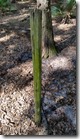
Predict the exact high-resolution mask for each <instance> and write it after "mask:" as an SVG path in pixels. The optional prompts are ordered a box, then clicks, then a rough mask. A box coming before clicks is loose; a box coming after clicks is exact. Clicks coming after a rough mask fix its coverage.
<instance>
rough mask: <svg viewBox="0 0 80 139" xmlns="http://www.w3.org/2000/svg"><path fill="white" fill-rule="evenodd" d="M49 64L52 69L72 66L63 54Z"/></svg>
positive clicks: (64, 68) (63, 68)
mask: <svg viewBox="0 0 80 139" xmlns="http://www.w3.org/2000/svg"><path fill="white" fill-rule="evenodd" d="M50 66H51V68H53V69H54V70H57V69H62V70H66V69H69V68H71V67H72V63H71V61H70V60H69V59H67V58H66V57H65V56H58V57H57V58H56V59H54V60H53V61H51V63H50Z"/></svg>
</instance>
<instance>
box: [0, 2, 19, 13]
mask: <svg viewBox="0 0 80 139" xmlns="http://www.w3.org/2000/svg"><path fill="white" fill-rule="evenodd" d="M0 8H1V10H2V11H7V10H9V11H15V10H17V8H16V6H15V5H14V4H12V3H11V1H10V0H0Z"/></svg>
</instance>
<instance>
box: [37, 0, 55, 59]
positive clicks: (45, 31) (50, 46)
mask: <svg viewBox="0 0 80 139" xmlns="http://www.w3.org/2000/svg"><path fill="white" fill-rule="evenodd" d="M37 8H38V9H41V10H42V57H44V58H47V57H51V56H53V55H56V53H57V52H56V49H55V44H54V36H53V29H52V19H51V7H50V0H37Z"/></svg>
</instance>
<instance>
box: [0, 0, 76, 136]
mask: <svg viewBox="0 0 80 139" xmlns="http://www.w3.org/2000/svg"><path fill="white" fill-rule="evenodd" d="M33 5H34V4H33V3H32V4H30V3H29V1H27V3H23V4H22V3H18V4H17V7H18V8H17V9H18V10H17V11H16V12H6V13H0V135H31V136H33V135H57V136H60V135H64V136H65V135H68V136H69V135H72V136H73V135H76V134H77V131H76V93H77V92H76V19H71V20H70V21H71V22H70V23H69V24H63V23H61V22H57V21H56V20H53V21H52V25H53V31H54V40H55V44H56V48H57V50H58V55H57V56H55V57H52V58H49V59H42V124H41V126H39V127H38V126H36V125H35V122H34V91H33V65H32V48H31V42H30V24H29V8H30V6H33Z"/></svg>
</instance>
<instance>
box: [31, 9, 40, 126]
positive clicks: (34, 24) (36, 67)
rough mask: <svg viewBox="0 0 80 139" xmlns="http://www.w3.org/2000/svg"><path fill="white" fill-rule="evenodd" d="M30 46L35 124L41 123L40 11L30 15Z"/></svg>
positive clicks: (33, 11)
mask: <svg viewBox="0 0 80 139" xmlns="http://www.w3.org/2000/svg"><path fill="white" fill-rule="evenodd" d="M30 26H31V44H32V58H33V77H34V100H35V122H36V124H38V125H39V124H40V122H41V45H42V11H41V10H39V9H32V10H31V13H30Z"/></svg>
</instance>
